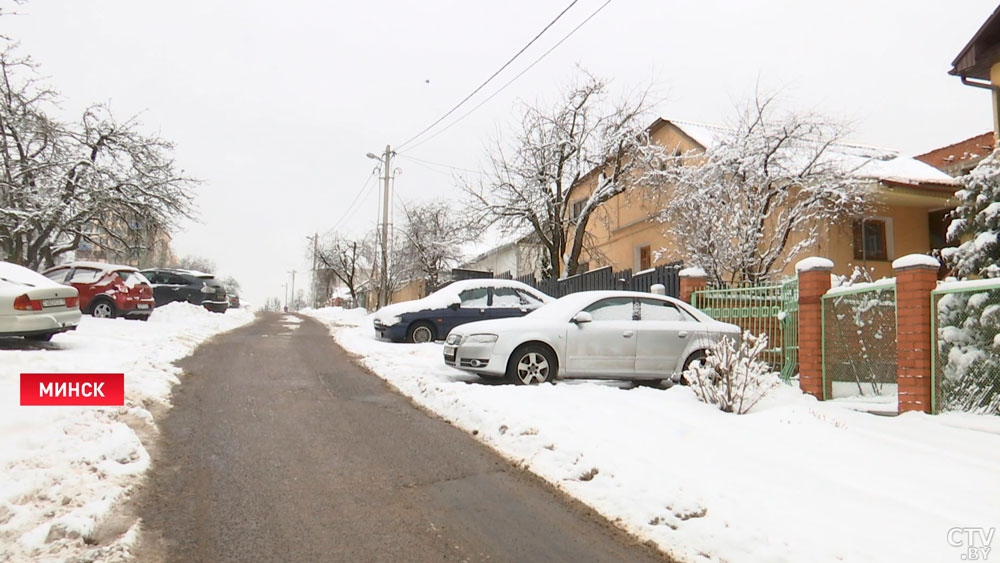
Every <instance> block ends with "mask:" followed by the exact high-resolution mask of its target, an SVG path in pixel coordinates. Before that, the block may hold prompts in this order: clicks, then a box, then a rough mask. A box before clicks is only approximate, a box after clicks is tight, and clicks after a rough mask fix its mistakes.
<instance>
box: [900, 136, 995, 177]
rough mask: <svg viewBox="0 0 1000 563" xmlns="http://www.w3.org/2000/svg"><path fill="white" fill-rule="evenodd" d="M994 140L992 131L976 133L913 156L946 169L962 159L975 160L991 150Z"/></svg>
mask: <svg viewBox="0 0 1000 563" xmlns="http://www.w3.org/2000/svg"><path fill="white" fill-rule="evenodd" d="M995 144H996V140H995V138H994V137H993V131H990V132H989V133H983V134H982V135H976V136H975V137H971V138H969V139H966V140H964V141H959V142H957V143H954V144H951V145H948V146H946V147H941V148H939V149H934V150H932V151H930V152H927V153H924V154H922V155H919V156H915V157H913V158H915V159H917V160H919V161H921V162H925V163H927V164H930V165H931V166H933V167H935V168H937V169H939V170H945V171H947V170H948V169H949V168H951V169H953V168H954V167H955V165H956V164H960V163H961V162H963V161H976V160H979V159H981V158H983V157H984V156H986V155H988V154H990V153H991V152H993V148H994V146H995Z"/></svg>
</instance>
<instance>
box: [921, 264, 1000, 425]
mask: <svg viewBox="0 0 1000 563" xmlns="http://www.w3.org/2000/svg"><path fill="white" fill-rule="evenodd" d="M931 303H932V305H933V309H932V310H933V311H934V313H935V314H934V315H933V316H932V317H933V318H932V337H933V338H934V340H935V342H934V343H933V344H934V345H933V346H932V356H931V366H932V374H933V377H934V387H935V393H934V395H935V396H936V401H935V403H936V404H935V411H939V410H940V411H965V412H973V413H980V414H1000V280H975V281H967V282H946V283H942V284H939V285H938V288H937V289H936V290H935V291H933V292H931Z"/></svg>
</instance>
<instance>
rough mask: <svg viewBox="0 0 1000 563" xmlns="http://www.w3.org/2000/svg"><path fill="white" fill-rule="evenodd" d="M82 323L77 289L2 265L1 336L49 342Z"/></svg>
mask: <svg viewBox="0 0 1000 563" xmlns="http://www.w3.org/2000/svg"><path fill="white" fill-rule="evenodd" d="M79 323H80V299H79V294H78V293H77V290H76V288H74V287H69V286H66V285H60V284H58V283H56V282H54V281H52V280H50V279H48V278H46V277H45V276H43V275H41V274H38V273H35V272H33V271H31V270H29V269H27V268H24V267H22V266H18V265H16V264H10V263H8V262H0V337H6V336H23V337H24V338H27V339H29V340H39V341H42V342H47V341H49V340H51V339H52V335H53V334H57V333H60V332H66V331H67V330H76V325H77V324H79Z"/></svg>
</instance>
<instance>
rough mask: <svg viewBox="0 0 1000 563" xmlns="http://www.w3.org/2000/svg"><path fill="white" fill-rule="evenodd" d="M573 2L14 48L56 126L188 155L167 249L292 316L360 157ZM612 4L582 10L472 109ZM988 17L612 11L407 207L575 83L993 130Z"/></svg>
mask: <svg viewBox="0 0 1000 563" xmlns="http://www.w3.org/2000/svg"><path fill="white" fill-rule="evenodd" d="M570 2H571V0H534V1H523V0H522V1H514V2H495V1H476V0H447V1H445V0H423V1H420V2H417V1H411V2H404V1H387V0H382V1H377V0H376V1H365V2H343V1H333V2H329V1H326V2H321V1H302V0H288V1H285V2H261V1H256V0H240V1H235V0H233V1H222V0H171V1H169V2H162V1H161V2H152V1H140V0H45V1H42V0H32V1H29V2H28V3H26V4H24V5H23V6H21V7H20V8H19V11H20V12H21V14H22V15H19V16H16V17H5V18H3V20H2V32H3V33H4V34H7V35H9V36H11V37H13V38H14V39H16V40H19V41H20V42H21V49H22V51H23V52H25V53H28V54H30V55H32V56H33V57H34V58H35V59H36V61H37V62H38V63H40V64H41V65H42V72H43V73H44V74H46V75H47V76H49V77H50V80H51V85H52V86H54V87H55V88H56V89H57V90H59V91H60V92H62V94H63V95H64V102H63V108H64V109H65V111H66V112H67V116H66V117H69V116H70V115H73V116H75V115H77V114H78V113H79V112H80V111H81V110H82V108H83V107H85V106H86V105H88V104H89V103H91V102H106V101H110V103H111V105H112V108H113V109H114V110H115V112H116V114H117V115H118V116H119V117H120V118H124V117H127V116H130V115H133V114H137V113H141V121H142V122H143V123H144V124H145V126H146V128H147V129H148V130H150V131H155V132H158V133H159V134H160V135H161V136H163V137H164V138H166V139H169V140H171V141H173V142H175V143H176V145H177V159H178V161H179V163H180V165H181V167H182V168H183V169H184V170H185V171H186V172H187V173H188V174H190V175H193V176H195V177H197V178H200V179H202V180H203V181H204V182H203V184H202V185H201V186H200V188H199V193H198V198H197V201H198V207H199V212H200V215H201V219H200V222H199V223H185V224H184V226H183V228H182V229H181V231H180V232H178V233H176V234H175V238H174V247H175V250H176V251H177V253H178V254H180V255H185V254H194V255H199V256H204V257H207V258H210V259H212V260H213V261H215V262H216V264H217V265H218V270H219V274H221V275H234V276H235V277H236V278H237V279H238V280H239V281H240V282H241V283H242V285H243V287H244V298H245V299H248V300H251V301H253V302H257V303H262V302H263V300H264V298H265V297H267V296H282V295H283V293H282V292H283V290H282V284H283V283H286V281H287V280H288V279H289V275H288V273H287V272H288V271H290V270H292V269H297V270H299V272H303V270H308V268H309V267H310V261H309V260H307V259H306V253H307V251H306V246H307V240H306V237H307V236H311V235H312V234H313V233H316V232H319V233H321V234H322V233H324V232H327V231H329V230H330V229H331V228H334V227H336V228H337V229H339V230H341V231H343V232H346V233H361V232H363V231H366V230H368V229H370V228H372V227H374V226H375V223H376V221H377V205H378V204H377V200H378V199H377V198H378V194H377V193H376V192H377V190H376V189H375V186H374V184H375V182H371V183H370V184H369V189H368V190H367V191H366V192H364V193H362V192H361V188H362V186H363V185H364V183H365V181H366V179H368V177H369V175H370V174H371V171H372V166H373V164H375V162H374V161H372V160H369V159H367V158H366V157H365V154H366V153H368V152H375V153H381V152H382V151H383V150H384V148H385V145H386V144H392V145H398V144H400V143H402V142H403V141H405V140H407V139H409V138H410V137H412V136H413V135H415V134H416V133H417V132H419V131H420V130H422V129H423V128H424V127H426V126H427V125H429V124H430V123H432V122H433V121H435V120H436V119H437V118H438V117H440V116H441V115H442V114H443V113H444V112H445V111H447V110H448V109H450V108H451V107H452V106H454V105H455V104H456V103H458V101H460V100H461V99H462V98H464V97H465V96H466V95H467V94H468V93H469V92H471V91H472V90H473V89H474V88H475V87H476V86H478V85H479V84H480V83H481V82H482V81H483V80H485V79H486V78H487V77H488V76H489V75H491V74H492V73H493V72H494V71H496V70H497V69H498V68H500V66H501V65H502V64H503V63H504V62H505V61H507V59H509V58H510V57H511V56H512V55H513V54H514V53H516V52H517V51H518V50H519V49H520V48H521V47H522V46H524V45H525V44H526V43H527V42H528V41H529V40H530V39H531V38H532V37H534V36H535V35H536V34H537V33H538V32H539V31H540V30H541V29H542V28H543V27H544V26H545V25H546V24H547V23H549V22H550V21H551V20H552V19H553V18H554V17H555V16H556V14H558V13H559V12H560V11H562V10H563V9H564V8H565V7H566V6H567V5H569V3H570ZM604 3H605V0H578V1H577V2H576V4H575V5H574V6H573V7H572V8H571V9H570V10H569V11H568V12H566V14H565V15H564V16H563V17H562V19H560V20H559V22H557V23H556V25H554V26H553V27H552V28H551V29H550V30H549V31H548V32H547V33H546V34H545V35H543V36H542V38H541V39H539V41H538V42H537V43H536V44H535V45H534V46H532V48H530V49H529V50H528V51H526V52H525V54H524V55H522V56H521V57H520V58H519V59H518V60H517V61H516V62H515V63H513V64H512V65H511V67H510V68H508V69H507V71H505V72H504V73H503V74H501V75H500V76H499V77H498V78H497V79H496V80H495V81H494V82H493V83H491V84H490V85H489V86H487V87H486V88H484V89H483V91H482V92H481V93H480V94H479V95H478V96H476V97H475V98H473V99H472V100H471V102H470V103H469V104H467V106H465V108H467V109H471V108H472V107H473V106H475V105H476V104H478V103H479V102H480V101H481V100H483V99H485V98H486V97H487V96H489V95H490V94H492V93H493V92H495V91H496V90H497V89H499V88H500V86H502V85H503V84H504V83H506V82H507V81H508V80H510V79H511V78H513V77H514V75H516V74H517V73H519V72H521V71H522V70H523V69H524V68H525V67H527V66H528V65H529V64H531V63H532V62H533V61H535V60H536V59H537V58H538V57H539V56H541V55H542V53H544V52H545V51H546V50H548V49H549V48H550V47H552V46H553V45H554V44H555V43H557V42H558V41H560V40H561V39H563V38H564V37H565V36H566V35H567V34H569V33H570V31H571V30H572V29H573V28H574V27H576V26H577V25H579V24H580V22H582V21H583V20H585V19H586V18H587V17H588V16H590V15H591V14H593V13H594V12H595V11H596V10H598V8H600V7H601V6H602V5H603V4H604ZM995 7H996V3H995V2H993V1H990V0H962V1H961V2H954V3H950V2H942V1H941V0H933V1H932V0H882V1H879V0H864V1H862V0H842V1H839V2H807V1H802V0H769V1H749V0H742V1H741V0H726V1H724V0H700V1H686V2H679V1H672V0H613V1H612V2H610V4H608V5H607V6H606V7H605V8H604V9H603V10H601V11H600V12H599V13H598V14H597V15H596V16H595V17H594V18H593V19H592V20H590V22H589V23H587V24H585V25H584V26H583V27H581V28H580V29H579V31H577V32H576V33H575V34H573V35H572V36H571V37H569V39H567V40H566V41H565V42H564V43H563V44H562V45H560V46H559V47H558V48H556V49H555V50H554V51H553V52H552V53H551V54H549V55H548V56H546V57H545V58H544V59H542V61H541V62H540V63H538V64H537V65H536V66H534V67H533V68H532V69H531V70H529V71H528V72H527V73H525V74H524V75H523V76H522V77H521V78H519V79H518V80H517V81H515V82H514V83H513V84H512V85H511V86H509V87H508V88H506V89H505V90H503V91H502V92H501V93H500V94H499V95H497V96H496V97H495V98H494V99H492V100H491V101H490V102H488V103H486V104H485V105H483V107H481V108H480V109H478V110H477V111H475V112H474V113H472V114H471V115H469V117H467V118H465V119H464V120H462V121H461V122H459V123H458V124H457V125H456V126H454V127H451V128H450V129H448V130H447V131H445V132H444V133H442V134H440V135H438V136H437V137H435V138H433V139H432V140H430V141H428V142H426V143H424V144H422V145H420V146H419V147H416V148H412V149H410V150H407V151H404V152H403V153H402V154H401V156H400V157H399V158H398V159H397V160H396V161H395V166H394V167H397V166H398V167H399V168H401V169H402V174H401V175H400V176H399V177H398V178H397V180H396V186H395V187H396V193H397V195H398V198H399V199H400V200H402V201H411V200H416V199H421V198H427V197H441V198H454V199H456V200H458V199H459V197H460V196H459V194H458V191H457V189H456V188H455V187H454V181H453V170H451V169H449V168H446V167H443V166H439V165H429V164H426V163H425V162H421V161H418V160H413V158H416V159H420V160H422V161H429V162H434V163H439V164H444V165H448V166H452V167H457V168H467V169H477V168H478V167H479V163H480V161H481V160H482V159H483V156H484V146H485V144H486V143H487V142H488V141H489V140H490V139H491V138H492V137H493V136H495V135H496V134H497V131H498V130H502V129H503V128H504V127H505V126H506V125H508V124H509V123H510V121H511V119H512V117H513V116H514V114H513V113H512V108H513V106H514V102H515V100H517V99H524V100H552V99H553V98H554V97H555V95H556V93H557V92H558V89H559V87H560V85H563V84H566V83H567V82H568V81H569V80H570V79H571V78H572V77H573V75H574V73H575V68H576V65H577V64H579V65H581V66H583V67H585V68H587V69H588V70H590V71H592V72H594V73H596V74H598V75H601V76H603V77H606V78H609V79H611V80H612V81H613V85H614V86H615V88H617V89H619V90H624V89H627V88H633V87H636V86H643V85H646V84H649V83H650V82H653V83H654V84H655V85H656V88H657V90H658V91H659V92H660V93H661V94H662V99H663V101H662V102H661V103H660V104H659V105H658V106H657V108H656V109H657V113H658V114H659V115H661V116H663V117H665V118H674V119H686V120H693V121H702V122H714V123H723V122H726V121H729V120H730V119H731V118H732V116H733V113H734V106H735V105H736V104H738V103H740V102H742V101H745V100H746V99H748V98H749V97H751V96H752V95H753V92H754V89H755V86H756V85H757V83H758V82H759V83H760V85H761V87H762V88H763V89H764V90H767V91H775V90H780V92H781V97H782V100H783V101H784V103H785V105H787V106H790V107H792V108H797V109H803V110H811V111H818V112H821V113H823V114H826V115H828V116H831V117H834V118H838V119H840V120H843V121H846V122H850V123H851V124H852V125H853V129H854V132H855V133H854V135H853V137H852V140H853V141H856V142H860V143H864V144H869V145H876V146H881V147H886V148H895V149H899V150H901V151H903V152H904V153H907V154H919V153H921V152H925V151H928V150H931V149H934V148H937V147H940V146H944V145H947V144H951V143H953V142H956V141H960V140H962V139H965V138H968V137H971V136H974V135H978V134H980V133H984V132H986V131H989V130H990V128H991V115H990V111H991V110H990V102H989V95H988V93H987V91H985V90H980V89H976V88H971V87H967V86H963V85H962V84H961V83H960V82H959V79H958V78H955V77H952V76H949V75H948V74H947V71H948V69H949V68H950V63H951V61H952V60H953V59H954V57H955V56H956V55H957V54H958V52H959V50H960V49H961V48H962V47H963V46H964V45H965V44H966V42H967V41H968V40H969V39H970V38H971V37H972V35H973V33H975V31H976V30H977V29H978V28H979V26H980V25H981V24H982V23H983V21H985V19H986V18H987V17H988V16H989V14H990V13H991V11H992V10H993V9H994V8H995ZM465 108H463V109H462V110H459V111H458V112H456V114H455V116H458V115H461V114H463V113H464V112H465ZM455 116H453V117H455ZM449 122H450V119H449V120H446V121H445V122H444V124H447V123H449ZM444 124H442V125H444ZM435 131H436V130H435ZM433 132H434V131H432V133H433ZM359 193H361V197H360V198H359V203H358V205H356V206H355V208H350V209H349V208H348V206H349V204H350V203H351V202H352V201H353V200H355V198H356V196H358V195H359ZM345 214H346V217H345ZM342 219H343V220H342ZM338 222H339V223H338ZM296 285H297V287H305V286H306V285H308V274H307V273H306V274H304V275H303V274H302V273H300V275H299V276H297V279H296Z"/></svg>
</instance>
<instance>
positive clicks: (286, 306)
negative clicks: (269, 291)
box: [281, 282, 288, 313]
mask: <svg viewBox="0 0 1000 563" xmlns="http://www.w3.org/2000/svg"><path fill="white" fill-rule="evenodd" d="M281 287H283V288H285V312H286V313H287V312H288V282H285V283H283V284H281Z"/></svg>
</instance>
